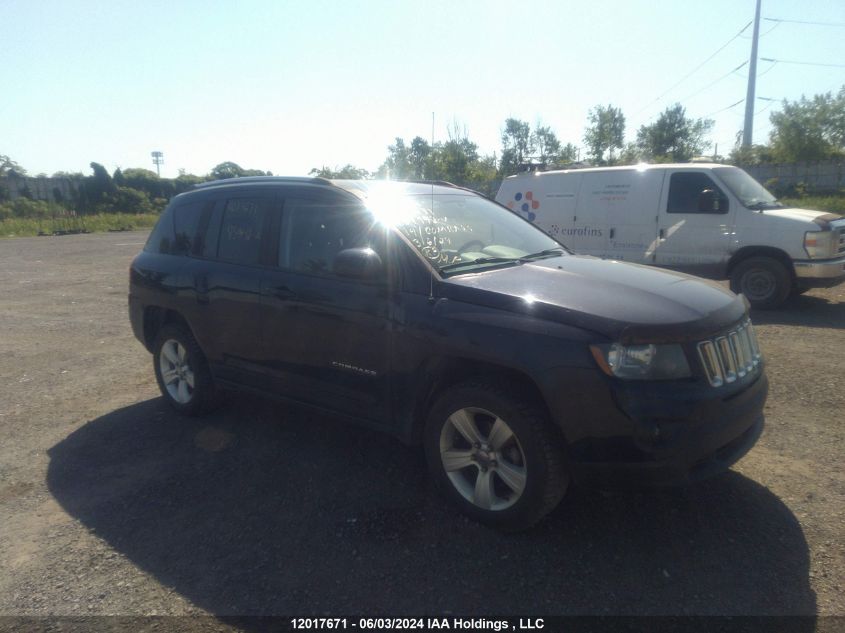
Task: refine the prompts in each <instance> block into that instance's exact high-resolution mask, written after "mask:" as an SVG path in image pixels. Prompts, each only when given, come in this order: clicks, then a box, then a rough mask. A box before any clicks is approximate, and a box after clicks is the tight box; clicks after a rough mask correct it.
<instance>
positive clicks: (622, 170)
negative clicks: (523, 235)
mask: <svg viewBox="0 0 845 633" xmlns="http://www.w3.org/2000/svg"><path fill="white" fill-rule="evenodd" d="M496 201H497V202H499V203H500V204H503V205H505V206H507V207H508V208H510V209H512V210H514V211H516V212H518V213H520V214H522V215H523V216H524V217H525V218H527V219H529V220H530V221H531V222H533V223H535V224H536V225H537V226H539V227H540V228H542V229H543V230H544V231H546V232H547V233H549V234H550V235H552V236H553V237H555V238H557V239H558V240H560V241H561V242H563V243H564V244H566V245H567V246H569V247H570V248H572V249H573V250H574V251H575V252H577V253H583V254H586V255H596V256H599V257H605V258H610V259H618V260H624V261H628V262H634V263H640V264H650V265H656V266H663V267H666V268H672V269H675V270H681V271H684V272H688V273H691V274H694V275H699V276H702V277H710V278H713V279H730V281H731V289H732V290H733V291H734V292H737V293H740V292H741V293H742V294H744V295H745V296H746V298H747V299H748V300H749V301H750V302H751V304H752V305H754V306H755V307H760V308H774V307H777V306H778V305H780V304H781V303H782V302H783V301H784V300H785V299H786V298H787V297H788V296H789V295H790V293H800V292H803V291H804V290H807V289H808V288H813V287H828V286H833V285H836V284H838V283H840V282H842V281H843V280H845V218H842V217H840V216H838V215H832V214H829V213H824V212H821V211H807V210H804V209H791V208H787V207H785V206H784V205H782V204H781V203H779V202H777V200H776V199H775V197H774V196H773V195H772V194H770V193H769V192H768V191H766V189H765V188H764V187H763V186H762V185H760V184H759V183H758V182H757V181H756V180H754V179H753V178H752V177H751V176H749V175H748V174H747V173H745V172H744V171H742V170H741V169H739V168H737V167H731V166H728V165H717V164H703V163H702V164H697V163H688V164H664V165H635V166H630V167H606V168H587V169H570V170H561V171H546V172H540V171H538V172H526V173H523V174H518V175H516V176H511V177H509V178H506V179H505V180H504V181H503V182H502V185H501V187H500V188H499V193H498V194H497V195H496Z"/></svg>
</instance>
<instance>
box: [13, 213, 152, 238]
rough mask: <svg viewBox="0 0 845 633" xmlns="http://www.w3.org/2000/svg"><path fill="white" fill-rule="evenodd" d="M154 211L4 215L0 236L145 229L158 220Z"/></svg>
mask: <svg viewBox="0 0 845 633" xmlns="http://www.w3.org/2000/svg"><path fill="white" fill-rule="evenodd" d="M158 217H159V216H158V214H157V213H138V214H133V213H100V214H97V215H79V216H64V217H56V218H6V219H4V220H0V237H29V236H33V235H39V234H46V235H53V234H54V233H58V232H61V231H72V232H87V233H102V232H105V231H110V230H111V231H118V230H125V231H131V230H134V229H147V228H150V227H152V226H153V225H154V224H155V223H156V220H158Z"/></svg>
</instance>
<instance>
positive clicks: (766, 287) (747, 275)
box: [731, 257, 792, 310]
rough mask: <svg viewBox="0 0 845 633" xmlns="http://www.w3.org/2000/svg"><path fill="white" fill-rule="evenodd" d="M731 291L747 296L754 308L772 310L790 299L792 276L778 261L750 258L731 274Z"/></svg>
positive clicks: (743, 261)
mask: <svg viewBox="0 0 845 633" xmlns="http://www.w3.org/2000/svg"><path fill="white" fill-rule="evenodd" d="M731 290H733V291H734V292H735V293H737V294H740V293H742V294H743V295H745V298H746V299H748V302H749V303H750V304H751V306H752V307H753V308H759V309H761V310H771V309H773V308H777V307H778V306H779V305H780V304H782V303H783V302H784V301H785V300H786V298H787V297H789V293H790V291H791V290H792V276H791V275H790V274H789V271H788V270H787V269H786V266H784V265H783V264H781V263H780V262H779V261H778V260H776V259H772V258H771V257H749V258H748V259H744V260H742V261H741V262H740V263H739V264H737V266H736V268H734V269H733V271H732V272H731Z"/></svg>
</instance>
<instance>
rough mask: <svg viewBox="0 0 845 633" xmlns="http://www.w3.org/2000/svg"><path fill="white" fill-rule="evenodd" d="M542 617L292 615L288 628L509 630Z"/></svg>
mask: <svg viewBox="0 0 845 633" xmlns="http://www.w3.org/2000/svg"><path fill="white" fill-rule="evenodd" d="M544 624H545V623H544V621H543V619H542V618H519V619H518V620H510V619H506V620H488V619H485V618H455V617H452V618H358V619H350V618H325V617H324V618H292V619H291V620H290V625H291V629H292V630H326V629H329V630H331V629H363V630H374V631H390V630H400V631H401V630H418V631H440V630H444V631H449V630H455V631H509V630H523V631H524V630H535V631H536V630H540V629H542V628H543V627H544Z"/></svg>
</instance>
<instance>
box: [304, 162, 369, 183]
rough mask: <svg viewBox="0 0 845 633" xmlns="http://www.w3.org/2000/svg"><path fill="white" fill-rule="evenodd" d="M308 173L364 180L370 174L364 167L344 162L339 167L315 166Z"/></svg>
mask: <svg viewBox="0 0 845 633" xmlns="http://www.w3.org/2000/svg"><path fill="white" fill-rule="evenodd" d="M308 173H309V174H310V175H312V176H317V177H318V178H337V179H340V180H365V179H366V178H369V176H370V172H368V171H367V170H366V169H361V168H360V167H355V165H350V164H346V165H344V166H343V167H341V168H339V169H338V168H337V167H335V168H334V169H331V168H329V167H326V166H325V165H323V166H322V167H320V168H319V169H317V168H316V167H315V168H314V169H312V170H311V171H310V172H308Z"/></svg>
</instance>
